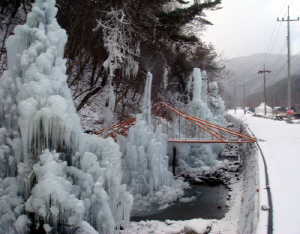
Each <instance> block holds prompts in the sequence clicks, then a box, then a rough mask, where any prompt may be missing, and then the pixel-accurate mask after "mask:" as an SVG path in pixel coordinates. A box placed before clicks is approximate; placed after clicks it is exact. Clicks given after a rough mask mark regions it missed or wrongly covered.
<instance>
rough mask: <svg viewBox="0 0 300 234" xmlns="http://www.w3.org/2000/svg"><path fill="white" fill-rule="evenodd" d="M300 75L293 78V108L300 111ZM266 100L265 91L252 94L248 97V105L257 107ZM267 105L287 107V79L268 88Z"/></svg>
mask: <svg viewBox="0 0 300 234" xmlns="http://www.w3.org/2000/svg"><path fill="white" fill-rule="evenodd" d="M299 90H300V75H295V76H292V77H291V91H292V106H296V108H297V109H300V92H299ZM263 100H264V94H263V91H260V92H258V93H255V94H252V95H250V96H248V97H247V99H246V105H247V106H251V107H255V106H258V105H259V104H260V103H261V102H263ZM267 105H268V106H271V107H274V106H287V79H284V80H281V81H278V82H276V83H275V84H274V85H272V86H270V87H268V88H267Z"/></svg>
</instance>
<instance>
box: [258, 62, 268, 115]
mask: <svg viewBox="0 0 300 234" xmlns="http://www.w3.org/2000/svg"><path fill="white" fill-rule="evenodd" d="M266 72H268V73H270V72H271V71H269V70H266V69H265V64H264V70H263V71H258V74H261V73H264V97H265V115H267V108H266V107H267V92H266Z"/></svg>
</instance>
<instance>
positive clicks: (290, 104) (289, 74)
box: [277, 6, 299, 123]
mask: <svg viewBox="0 0 300 234" xmlns="http://www.w3.org/2000/svg"><path fill="white" fill-rule="evenodd" d="M277 21H280V22H283V21H287V48H288V55H287V56H288V90H287V92H288V109H289V110H291V109H292V94H291V46H290V21H299V17H298V19H294V20H291V19H290V6H288V17H287V19H286V20H285V19H284V18H283V17H282V20H279V18H277ZM287 116H288V123H290V122H291V115H290V114H287Z"/></svg>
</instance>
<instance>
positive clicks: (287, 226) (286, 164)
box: [230, 112, 300, 234]
mask: <svg viewBox="0 0 300 234" xmlns="http://www.w3.org/2000/svg"><path fill="white" fill-rule="evenodd" d="M230 114H232V115H233V116H235V117H238V118H240V119H241V120H242V121H243V122H244V123H245V124H247V125H248V127H249V128H250V129H251V131H252V132H253V133H254V135H255V136H256V137H257V138H259V139H263V140H264V141H260V142H259V145H260V147H261V149H262V152H263V154H264V156H265V159H266V163H267V168H268V169H267V170H268V174H269V183H270V190H271V193H272V200H273V229H274V232H273V233H274V234H285V233H288V234H297V233H300V199H299V197H300V124H288V123H286V122H285V121H276V120H270V119H265V118H259V117H253V116H252V115H249V114H246V115H244V114H243V113H238V112H237V114H234V113H230ZM259 157H260V155H259ZM259 162H261V160H259ZM259 168H260V170H261V169H262V168H263V167H261V166H260V167H259ZM259 174H260V175H262V174H263V173H262V172H261V171H260V173H259ZM260 180H264V179H262V178H260ZM260 182H261V181H260ZM260 213H261V212H260ZM262 226H265V225H262ZM262 230H265V229H263V228H261V227H260V228H258V230H257V233H258V234H260V233H263V232H264V231H262ZM264 233H265V232H264Z"/></svg>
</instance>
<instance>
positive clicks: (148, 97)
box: [143, 72, 152, 126]
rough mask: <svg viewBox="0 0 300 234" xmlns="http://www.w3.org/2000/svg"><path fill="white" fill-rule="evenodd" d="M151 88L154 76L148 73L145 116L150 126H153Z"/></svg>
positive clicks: (144, 103)
mask: <svg viewBox="0 0 300 234" xmlns="http://www.w3.org/2000/svg"><path fill="white" fill-rule="evenodd" d="M151 88H152V74H151V72H148V74H147V80H146V86H145V91H144V102H143V115H144V119H145V120H146V121H147V124H148V125H149V126H151Z"/></svg>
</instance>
